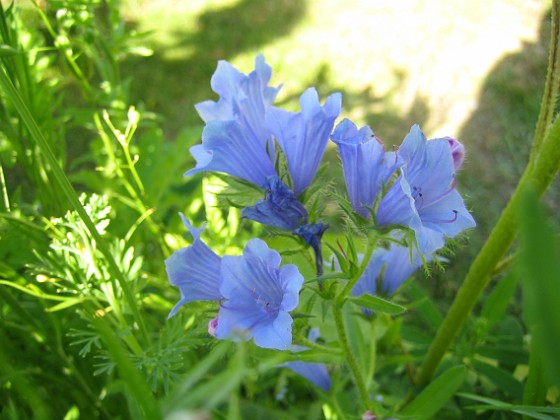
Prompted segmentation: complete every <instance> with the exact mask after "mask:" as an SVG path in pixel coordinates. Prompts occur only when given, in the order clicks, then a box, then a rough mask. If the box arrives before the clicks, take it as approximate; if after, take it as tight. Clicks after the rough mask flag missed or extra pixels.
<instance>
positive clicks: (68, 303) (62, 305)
mask: <svg viewBox="0 0 560 420" xmlns="http://www.w3.org/2000/svg"><path fill="white" fill-rule="evenodd" d="M84 300H85V298H84V297H83V296H80V297H76V298H67V299H66V300H65V301H63V302H61V303H58V304H56V305H54V306H51V307H50V308H46V309H45V312H57V311H61V310H62V309H66V308H70V307H72V306H74V305H78V304H80V303H82V302H83V301H84Z"/></svg>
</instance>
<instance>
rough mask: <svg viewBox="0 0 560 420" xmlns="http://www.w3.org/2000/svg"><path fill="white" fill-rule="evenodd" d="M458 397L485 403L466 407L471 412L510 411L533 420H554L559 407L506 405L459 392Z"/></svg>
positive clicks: (559, 409) (559, 411)
mask: <svg viewBox="0 0 560 420" xmlns="http://www.w3.org/2000/svg"><path fill="white" fill-rule="evenodd" d="M457 395H458V396H460V397H463V398H467V399H469V400H474V401H480V402H483V403H485V405H476V406H470V407H467V408H468V409H471V410H500V411H512V412H514V413H518V414H523V415H526V416H529V417H531V418H534V419H542V420H554V419H556V418H558V415H559V414H560V407H536V406H529V405H513V404H507V403H505V402H503V401H500V400H495V399H493V398H488V397H483V396H480V395H475V394H469V393H465V392H460V393H458V394H457ZM547 414H556V417H551V416H548V415H547Z"/></svg>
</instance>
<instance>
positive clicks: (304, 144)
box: [266, 88, 342, 197]
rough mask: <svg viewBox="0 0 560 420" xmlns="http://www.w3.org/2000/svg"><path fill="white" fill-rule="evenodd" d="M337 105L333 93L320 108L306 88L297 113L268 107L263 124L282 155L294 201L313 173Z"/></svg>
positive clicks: (315, 96) (338, 99)
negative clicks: (270, 133)
mask: <svg viewBox="0 0 560 420" xmlns="http://www.w3.org/2000/svg"><path fill="white" fill-rule="evenodd" d="M341 101H342V96H341V94H340V93H334V94H332V95H331V96H329V97H328V98H327V100H326V101H325V105H324V106H321V104H320V103H319V96H318V94H317V91H316V90H315V89H314V88H309V89H307V90H306V91H305V92H304V93H303V94H302V95H301V97H300V106H301V112H298V113H293V112H289V111H285V110H283V109H279V108H276V107H271V108H270V109H269V110H268V111H267V113H266V124H267V126H268V128H269V129H270V131H271V132H272V134H274V138H275V139H276V141H277V142H278V144H279V145H280V147H281V148H282V150H283V151H284V154H285V155H286V160H287V161H288V169H289V171H290V175H291V177H292V183H293V189H294V195H295V196H296V197H298V196H299V195H300V194H301V193H302V191H303V190H305V189H306V188H307V187H308V186H309V184H311V181H313V178H314V177H315V174H316V173H317V169H318V168H319V163H320V162H321V159H322V157H323V153H324V151H325V148H326V146H327V142H328V140H329V135H330V134H331V131H332V128H333V125H334V121H335V120H336V118H337V117H338V115H339V114H340V108H341Z"/></svg>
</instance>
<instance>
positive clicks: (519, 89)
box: [431, 14, 560, 295]
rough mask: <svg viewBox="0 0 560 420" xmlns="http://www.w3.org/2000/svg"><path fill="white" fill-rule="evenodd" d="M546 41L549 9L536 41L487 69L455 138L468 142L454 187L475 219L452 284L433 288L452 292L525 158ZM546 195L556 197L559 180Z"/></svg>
mask: <svg viewBox="0 0 560 420" xmlns="http://www.w3.org/2000/svg"><path fill="white" fill-rule="evenodd" d="M549 43H550V15H549V14H546V16H544V17H543V19H542V23H541V28H540V36H539V39H538V41H537V42H536V43H525V45H524V46H523V48H522V50H521V51H520V52H518V53H514V54H510V55H507V56H505V57H504V58H503V59H502V60H501V61H499V62H498V63H497V64H496V65H495V67H494V69H493V70H492V71H491V72H490V73H489V74H488V76H487V77H486V80H485V82H484V85H483V87H482V93H481V95H480V97H479V99H478V108H477V109H476V111H475V112H474V113H473V114H472V116H471V117H470V118H469V120H468V121H467V122H466V123H465V125H464V126H463V128H462V130H461V132H460V134H459V137H458V138H459V139H461V141H463V142H464V143H465V145H466V147H467V151H468V153H467V160H466V162H465V164H464V167H463V170H462V171H461V172H460V173H459V188H460V190H461V192H462V193H463V196H464V198H465V201H466V203H467V207H468V208H469V209H470V210H471V211H472V214H473V216H474V218H475V220H476V222H477V227H476V228H475V229H473V230H471V231H470V232H469V234H468V238H469V243H470V244H469V245H468V246H465V247H460V248H459V250H458V252H459V253H458V254H457V256H456V257H454V258H452V262H451V266H450V267H449V269H448V270H447V271H446V274H445V277H443V276H439V275H437V276H435V277H436V280H438V278H439V277H442V278H445V279H451V278H452V279H454V280H455V281H454V282H453V283H451V284H449V283H447V284H448V285H449V286H451V287H452V288H453V289H454V290H451V291H449V290H447V291H445V289H444V288H443V287H442V286H443V285H442V284H441V283H440V282H439V280H438V281H435V282H431V284H432V285H433V287H434V290H433V291H434V293H435V295H437V294H438V293H439V294H441V293H452V294H453V293H455V289H456V288H458V287H459V285H460V283H461V281H462V279H463V278H464V276H465V274H466V271H467V270H468V267H469V265H470V263H471V262H472V260H473V259H474V257H475V256H476V254H477V253H478V251H479V250H480V248H481V247H482V245H483V243H484V241H485V240H486V238H487V237H488V235H489V234H490V231H491V229H492V227H493V226H494V225H495V224H496V222H497V220H498V218H499V216H500V214H501V212H502V210H503V209H504V207H505V206H506V204H507V202H508V200H509V198H510V196H511V194H512V193H513V191H514V189H515V187H516V185H517V182H518V180H519V178H520V177H521V174H522V173H523V170H524V169H525V166H526V164H527V161H528V156H529V152H530V149H531V145H532V141H533V134H534V129H535V125H536V121H537V117H538V113H539V108H540V103H541V98H542V92H543V88H544V81H545V77H546V68H547V63H548V45H549ZM555 185H556V186H554V185H553V186H552V187H551V188H550V190H549V193H548V195H547V200H548V202H549V204H551V203H559V202H560V200H559V198H560V197H559V194H558V187H557V185H558V183H557V181H556V182H555Z"/></svg>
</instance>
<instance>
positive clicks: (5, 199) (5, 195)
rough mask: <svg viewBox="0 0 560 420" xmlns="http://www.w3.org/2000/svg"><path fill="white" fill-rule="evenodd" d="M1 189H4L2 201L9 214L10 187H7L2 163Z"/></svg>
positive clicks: (0, 171) (0, 166) (0, 170)
mask: <svg viewBox="0 0 560 420" xmlns="http://www.w3.org/2000/svg"><path fill="white" fill-rule="evenodd" d="M0 187H1V189H2V201H3V203H4V208H5V209H6V211H7V212H8V213H9V212H10V211H11V208H10V197H9V196H8V187H7V186H6V178H4V169H3V168H2V163H1V162H0Z"/></svg>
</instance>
